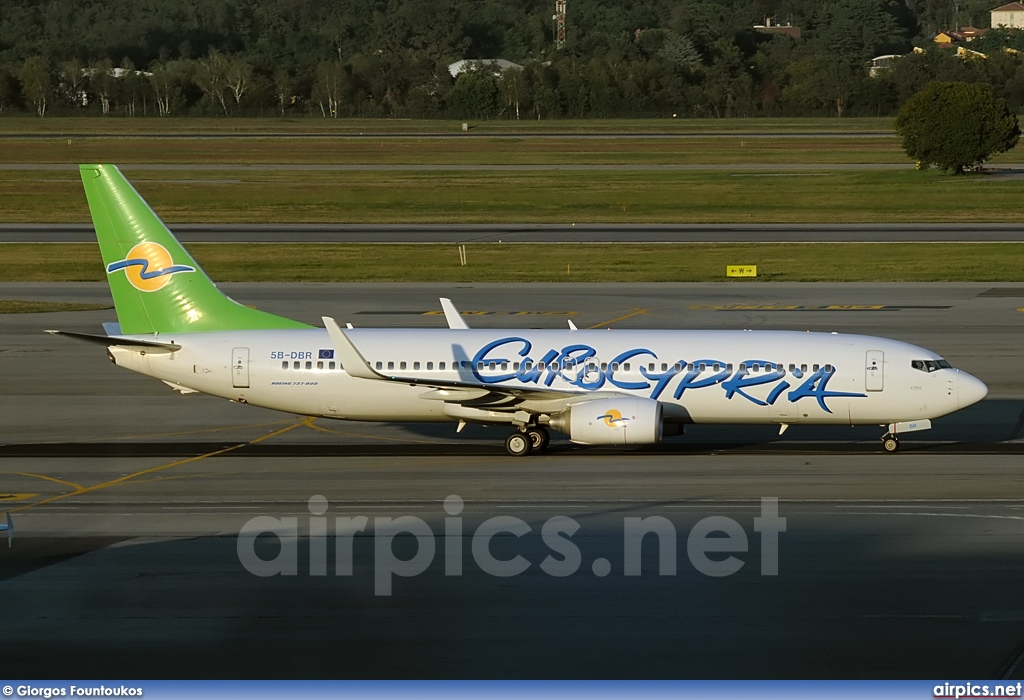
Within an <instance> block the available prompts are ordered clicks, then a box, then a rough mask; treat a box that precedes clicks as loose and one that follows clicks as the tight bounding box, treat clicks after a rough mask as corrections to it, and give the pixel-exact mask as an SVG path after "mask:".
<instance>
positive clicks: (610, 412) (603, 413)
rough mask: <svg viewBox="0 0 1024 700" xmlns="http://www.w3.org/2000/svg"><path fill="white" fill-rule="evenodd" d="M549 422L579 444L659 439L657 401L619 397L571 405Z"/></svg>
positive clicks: (642, 443)
mask: <svg viewBox="0 0 1024 700" xmlns="http://www.w3.org/2000/svg"><path fill="white" fill-rule="evenodd" d="M549 425H550V426H551V427H552V428H554V429H555V430H559V431H561V432H563V433H566V434H567V435H568V436H569V439H570V440H572V441H573V442H575V443H579V444H581V445H647V444H650V443H653V442H658V441H659V440H661V435H662V427H661V404H660V403H658V402H657V401H654V400H652V399H640V398H633V397H623V398H621V399H595V400H593V401H583V402H581V403H577V404H573V405H572V406H570V407H569V410H567V411H565V412H563V413H559V414H556V415H553V416H551V420H550V422H549Z"/></svg>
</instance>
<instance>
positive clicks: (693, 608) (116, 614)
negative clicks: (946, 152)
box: [0, 283, 1024, 679]
mask: <svg viewBox="0 0 1024 700" xmlns="http://www.w3.org/2000/svg"><path fill="white" fill-rule="evenodd" d="M223 286H224V288H225V291H226V292H227V293H229V294H231V296H232V297H233V298H235V299H238V300H239V301H240V302H242V303H247V304H256V305H257V306H259V307H260V308H264V309H266V310H267V311H270V312H273V313H281V314H286V315H292V316H295V317H297V318H300V319H302V320H310V321H313V320H316V319H318V318H319V316H320V315H322V314H325V313H330V314H331V315H334V316H335V317H336V318H338V319H339V320H351V321H353V322H354V323H355V324H356V325H357V326H389V325H390V326H395V325H402V326H404V325H409V326H434V327H437V326H439V325H443V317H441V316H440V315H438V314H437V313H436V311H437V301H436V298H437V297H438V296H448V297H450V298H452V299H453V300H455V302H456V303H457V304H458V305H459V306H460V308H461V309H462V311H463V312H467V313H468V312H473V315H472V316H470V317H469V320H470V323H471V325H474V326H479V327H485V328H486V327H490V328H499V327H503V328H508V327H522V326H541V327H563V326H564V325H565V319H566V318H572V319H573V320H574V321H575V322H576V323H577V325H579V326H580V327H584V326H605V325H609V324H611V325H614V326H615V327H621V328H634V329H635V328H749V329H780V328H789V329H810V330H836V331H845V332H856V333H865V332H866V333H873V334H877V335H884V336H889V337H894V338H898V339H903V340H907V341H909V342H915V343H918V344H921V345H924V346H926V347H929V348H932V349H935V350H937V351H939V352H941V353H942V354H943V355H945V356H946V357H947V358H948V359H950V361H951V362H953V364H954V365H956V366H959V367H962V368H964V369H965V370H967V371H969V372H971V373H973V374H976V375H977V376H979V377H981V378H982V379H983V380H984V381H986V382H987V383H988V384H989V386H990V388H991V390H992V393H991V395H990V397H989V398H988V399H986V400H985V401H983V402H982V403H981V404H978V405H977V406H974V407H972V408H970V409H968V410H965V411H962V412H959V413H956V414H954V415H952V416H949V417H948V418H943V419H940V420H938V421H936V422H935V426H934V429H933V430H932V431H928V432H925V433H914V434H911V435H908V436H907V437H906V439H905V441H904V448H903V450H902V451H901V452H900V453H899V454H897V455H886V454H883V453H882V452H881V449H880V447H879V445H878V440H877V438H878V435H879V433H880V429H872V428H858V429H856V430H854V429H850V428H842V427H837V428H814V427H800V426H796V427H794V428H793V429H791V430H789V431H788V432H787V433H786V435H785V436H784V437H783V438H779V436H778V435H777V431H776V430H774V429H772V428H771V427H770V426H761V427H742V426H697V427H695V428H694V429H693V430H689V431H687V434H686V435H685V436H683V437H681V438H676V439H673V440H672V441H670V442H666V443H663V444H660V445H658V446H656V447H651V448H638V449H612V448H602V449H592V448H589V449H588V448H581V447H574V446H571V445H570V444H569V443H567V442H566V441H565V440H564V439H562V438H558V439H556V440H555V441H554V442H553V446H552V450H551V451H550V452H549V453H548V454H547V455H545V456H538V457H531V458H527V459H516V458H512V457H508V456H507V455H505V454H504V451H503V448H502V445H501V440H502V437H503V435H504V431H502V430H496V429H487V428H483V427H478V426H470V427H468V428H467V429H466V430H465V431H463V433H461V434H456V433H455V429H454V426H452V425H436V426H422V425H388V424H378V423H368V424H356V423H343V422H336V421H323V420H321V421H314V422H309V421H306V422H303V421H301V420H300V419H298V418H296V417H293V416H289V415H285V414H279V413H273V412H270V411H265V410H261V409H257V408H253V407H251V406H243V405H240V404H235V403H228V402H225V401H222V400H219V399H213V398H210V397H203V396H179V395H177V394H175V393H173V392H172V391H170V390H169V389H168V388H167V387H165V386H164V385H163V384H161V383H160V382H158V381H156V380H152V379H148V378H146V377H142V376H140V375H136V374H132V373H129V372H126V371H124V370H122V369H119V368H117V367H114V366H112V365H111V364H110V363H109V361H108V360H107V359H106V358H105V357H104V354H103V350H102V348H96V347H93V346H92V345H88V344H84V343H79V342H75V341H73V340H70V339H67V338H57V337H53V336H49V335H46V334H45V333H43V331H44V330H45V329H48V328H65V329H69V330H81V331H86V332H95V331H97V330H98V329H99V323H100V322H101V321H106V320H110V319H112V318H113V312H112V311H90V312H79V313H53V314H24V315H18V316H5V317H0V382H2V384H3V392H4V400H3V401H0V503H3V502H5V503H7V505H6V506H4V507H5V508H7V509H12V510H13V511H14V516H13V517H14V519H15V523H16V528H17V535H16V537H15V540H14V547H13V548H12V549H10V550H8V549H6V548H5V547H0V619H2V620H3V626H2V636H3V647H2V648H3V652H2V658H3V667H4V668H5V669H11V671H10V673H11V674H12V675H17V676H20V677H29V678H32V677H35V678H44V677H45V678H52V677H54V676H55V675H60V676H65V677H73V676H81V677H91V678H97V677H108V678H109V677H113V678H121V677H125V676H126V675H130V676H131V677H135V678H166V677H177V678H233V677H270V678H273V677H301V678H362V677H387V678H424V677H427V678H459V677H468V678H481V677H483V678H487V677H490V678H574V677H597V678H608V677H611V678H619V677H621V678H804V677H807V678H1000V677H1004V676H1007V677H1010V678H1014V679H1017V678H1020V676H1021V673H1022V672H1024V669H1022V668H1021V665H1020V661H1021V658H1022V652H1024V644H1022V642H1024V598H1022V596H1021V590H1022V589H1021V584H1022V582H1024V493H1022V490H1021V484H1022V481H1021V479H1022V475H1024V474H1022V469H1024V466H1022V465H1024V463H1022V461H1021V456H1020V455H1021V452H1022V445H1024V369H1022V367H1024V365H1022V363H1021V362H1020V349H1021V347H1022V336H1024V324H1022V322H1021V321H1022V319H1024V312H1022V311H1021V309H1024V288H1022V287H1020V285H1017V286H1014V285H1009V284H1002V285H986V284H948V285H947V284H902V285H901V284H887V285H872V284H845V285H837V284H806V285H800V284H764V283H755V284H752V285H730V284H714V285H693V284H690V285H687V284H657V285H565V284H563V285H555V284H550V285H517V286H514V287H513V286H507V285H414V284H405V285H358V284H346V285H330V284H268V285H253V284H234V285H229V284H225V285H223ZM0 297H3V298H21V299H38V300H62V301H72V302H74V301H78V302H83V301H87V302H96V301H103V300H104V299H106V298H108V292H107V289H106V286H105V285H100V284H73V283H67V284H12V283H3V284H0ZM480 312H486V313H482V314H481V313H480ZM617 318H618V319H622V320H621V321H617V322H615V321H612V319H617ZM272 432H276V434H275V435H273V436H272V437H268V435H270V434H271V433H272ZM225 448H233V449H231V450H229V451H226V452H223V451H222V450H224V449H225ZM83 488H90V489H91V490H89V491H82V489H83ZM76 489H77V492H76ZM316 495H322V496H323V497H324V498H325V499H326V501H327V504H328V510H327V511H326V514H325V517H326V518H327V527H328V533H329V534H328V539H327V550H326V551H327V554H326V562H327V569H326V575H319V574H316V573H314V572H313V570H312V569H311V564H310V562H311V546H310V540H309V539H307V537H306V535H307V534H308V533H309V526H310V522H311V521H310V517H311V515H310V509H309V506H308V505H307V504H308V501H309V499H310V498H311V497H313V496H316ZM451 495H457V496H459V497H460V498H462V499H463V501H464V506H465V507H464V510H463V511H462V512H461V513H459V515H458V518H460V519H461V528H462V535H461V536H453V537H454V539H450V540H446V539H445V537H444V535H443V533H444V532H445V527H446V523H445V518H446V517H448V516H446V513H445V511H444V509H443V506H442V502H443V500H444V499H445V498H447V497H448V496H451ZM47 498H53V499H55V500H52V501H50V502H49V503H47V504H40V505H33V504H37V503H39V502H40V501H42V500H44V499H47ZM762 498H778V499H779V506H778V513H779V516H780V517H783V518H785V519H786V523H785V528H786V529H785V531H784V532H782V533H780V534H779V539H778V574H777V575H773V574H770V573H765V570H764V569H763V568H762V557H763V556H764V555H765V552H766V551H768V549H767V545H766V544H765V541H764V540H763V539H762V535H761V533H760V532H759V531H758V529H757V526H756V521H755V518H758V517H762V515H763V511H762V507H763V506H762V501H761V499H762ZM257 516H270V517H273V518H296V522H297V528H298V532H299V534H300V538H299V540H298V542H297V550H296V551H297V559H296V562H297V569H296V574H295V575H294V576H272V577H259V576H256V575H254V574H253V573H250V571H249V570H247V568H246V567H245V566H244V565H243V564H242V562H241V560H240V559H239V554H238V551H239V550H238V539H237V537H236V535H237V533H238V532H239V531H240V530H241V529H242V528H243V527H244V526H245V525H246V524H247V523H249V522H250V520H251V519H252V518H254V517H257ZM359 516H364V517H366V518H368V521H367V528H366V534H363V535H360V536H358V537H356V538H355V539H354V544H353V553H354V554H353V559H352V561H353V566H352V570H351V575H349V574H348V573H347V572H345V571H344V570H343V571H342V573H340V574H339V572H338V570H337V569H336V564H337V563H338V562H339V561H341V562H344V561H345V560H346V557H345V553H344V549H343V550H342V552H341V554H339V553H338V551H337V550H336V545H337V544H338V543H339V541H344V538H337V537H336V536H335V535H336V530H335V527H336V524H335V521H334V518H335V517H359ZM398 517H413V518H417V519H419V520H420V521H422V522H423V523H425V524H426V526H427V527H429V528H430V531H431V532H432V533H433V540H434V543H435V553H434V555H433V556H432V557H431V558H430V559H429V562H428V563H427V565H426V568H425V569H424V570H423V571H422V573H420V574H417V575H414V576H409V577H401V576H394V577H392V584H393V588H392V592H391V595H390V596H382V595H375V587H376V583H377V581H378V575H379V572H380V568H379V563H380V562H383V561H385V559H384V557H385V556H386V553H385V550H384V549H378V547H377V541H376V539H375V538H374V537H372V536H370V533H373V532H374V531H375V528H376V527H381V528H383V527H385V526H386V522H385V521H384V520H377V519H384V518H398ZM494 517H505V518H508V517H514V518H519V519H520V520H522V521H523V522H524V523H526V525H527V526H528V528H529V532H527V533H526V534H524V535H522V536H520V537H516V536H513V535H511V534H506V535H501V536H498V537H496V538H494V539H493V540H492V541H491V545H490V550H489V551H490V552H491V554H492V555H493V556H494V557H496V558H499V559H505V560H509V559H512V558H513V557H515V556H521V557H523V558H524V560H525V562H526V563H527V564H528V568H527V569H526V571H525V572H523V573H522V574H519V575H515V576H511V577H504V578H502V577H496V576H494V575H491V574H488V573H486V571H485V570H484V569H483V568H482V567H481V566H480V565H479V562H478V558H477V556H476V555H475V554H474V553H473V544H472V541H473V537H474V535H475V534H476V533H477V532H478V531H479V528H480V526H481V524H482V523H483V522H484V521H485V520H488V519H490V518H494ZM556 517H560V518H569V519H571V520H572V521H573V522H575V523H576V524H578V525H579V530H578V531H576V532H575V534H573V535H572V537H571V541H572V542H573V543H574V544H575V546H576V547H577V548H578V550H579V555H580V560H579V563H578V566H575V568H573V567H570V569H572V573H570V574H569V575H567V576H564V577H561V576H554V575H551V574H550V573H548V571H549V570H548V569H545V568H542V563H543V562H544V561H545V560H546V559H548V558H549V557H551V558H553V559H554V560H555V562H557V561H560V560H562V559H563V554H561V553H560V552H558V551H555V550H554V549H553V548H552V547H551V546H550V543H549V541H548V540H546V539H545V538H544V536H543V528H544V525H545V523H547V522H549V521H550V520H551V519H552V518H556ZM651 517H656V518H663V519H664V520H659V521H657V522H660V523H661V525H662V526H663V529H662V532H663V537H665V538H669V537H673V535H671V534H670V533H675V534H674V540H675V542H674V546H671V542H670V541H669V540H666V542H669V545H668V546H669V548H668V549H667V550H665V552H664V553H663V552H662V550H661V549H660V548H659V546H658V545H659V540H657V539H656V537H655V536H653V535H648V536H647V538H645V540H644V542H643V545H642V547H641V558H642V566H641V571H640V575H639V576H633V575H627V574H626V570H625V556H626V554H625V551H626V544H625V534H624V533H625V528H626V525H627V520H626V519H627V518H651ZM707 517H716V518H719V519H720V520H719V521H718V522H719V523H721V522H723V521H722V520H721V519H722V518H728V519H729V520H731V521H732V522H734V523H735V524H736V527H738V528H739V529H740V530H741V531H742V535H739V534H738V533H735V536H736V537H742V540H745V544H743V542H742V541H740V542H738V544H740V545H742V546H739V547H738V548H737V549H736V550H735V551H734V552H732V553H731V554H729V555H724V554H718V555H714V557H713V558H715V559H719V560H721V559H724V558H725V556H734V557H735V558H736V560H737V561H738V562H739V563H740V564H741V566H740V568H739V570H738V571H737V572H736V573H734V574H731V575H728V576H723V577H713V576H708V575H706V574H704V573H702V572H701V571H700V570H698V568H697V566H696V565H695V564H694V561H695V559H694V557H693V556H692V555H691V552H690V548H689V541H690V537H691V533H692V532H693V531H694V528H695V527H696V526H697V525H698V523H700V522H701V521H702V520H703V519H704V518H707ZM562 522H563V523H566V522H567V521H564V520H563V521H562ZM255 546H256V551H257V552H258V554H259V556H260V557H261V558H263V559H267V560H269V559H273V558H274V557H275V556H277V554H278V552H279V551H280V549H279V547H278V545H277V543H276V540H275V539H273V538H261V539H260V540H258V541H257V543H256V545H255ZM391 551H393V552H394V556H395V557H397V558H399V559H402V560H407V559H410V558H412V557H413V556H415V555H416V554H417V551H418V547H417V541H416V540H414V539H413V538H412V536H410V535H402V536H398V537H396V538H395V539H394V541H393V542H392V550H391ZM449 551H450V552H452V553H453V554H451V555H449V554H448V552H449ZM667 552H674V553H675V562H674V564H673V565H672V566H669V567H668V568H667V569H665V570H664V572H663V570H662V569H661V568H660V565H661V563H662V561H668V560H667V559H664V557H668V556H669V555H668V553H667ZM449 556H453V557H455V556H458V558H460V559H461V561H462V566H463V568H462V574H461V575H458V576H456V575H446V570H445V566H446V562H447V561H449V559H448V557H449ZM602 574H604V575H602Z"/></svg>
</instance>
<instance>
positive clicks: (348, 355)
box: [321, 316, 382, 379]
mask: <svg viewBox="0 0 1024 700" xmlns="http://www.w3.org/2000/svg"><path fill="white" fill-rule="evenodd" d="M321 318H322V319H323V322H324V328H326V329H327V335H329V336H330V338H331V344H332V345H334V349H335V350H337V352H338V359H339V360H341V366H342V367H343V368H344V369H345V371H346V372H348V375H349V376H350V377H359V378H360V379H381V378H382V377H381V376H380V375H379V374H377V373H376V372H374V371H373V370H372V369H370V363H369V362H367V361H366V358H364V357H363V356H362V355H361V354H360V353H359V351H358V350H356V346H355V345H353V344H352V341H351V340H349V339H348V336H347V335H345V331H343V330H341V328H340V327H339V326H338V322H337V321H335V320H334V319H333V318H331V317H330V316H321Z"/></svg>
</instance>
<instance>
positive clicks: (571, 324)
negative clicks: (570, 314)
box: [567, 318, 579, 331]
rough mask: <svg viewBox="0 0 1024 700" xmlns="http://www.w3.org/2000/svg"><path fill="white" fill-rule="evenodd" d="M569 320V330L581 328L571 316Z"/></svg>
mask: <svg viewBox="0 0 1024 700" xmlns="http://www.w3.org/2000/svg"><path fill="white" fill-rule="evenodd" d="M567 320H568V321H569V330H571V331H578V330H579V328H577V327H576V324H575V323H573V322H572V319H571V318H570V319H567Z"/></svg>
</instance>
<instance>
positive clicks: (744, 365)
mask: <svg viewBox="0 0 1024 700" xmlns="http://www.w3.org/2000/svg"><path fill="white" fill-rule="evenodd" d="M746 371H747V363H746V362H741V363H740V372H746Z"/></svg>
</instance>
